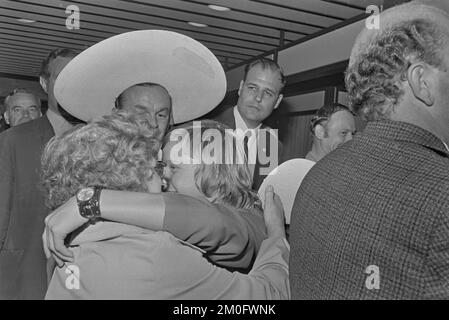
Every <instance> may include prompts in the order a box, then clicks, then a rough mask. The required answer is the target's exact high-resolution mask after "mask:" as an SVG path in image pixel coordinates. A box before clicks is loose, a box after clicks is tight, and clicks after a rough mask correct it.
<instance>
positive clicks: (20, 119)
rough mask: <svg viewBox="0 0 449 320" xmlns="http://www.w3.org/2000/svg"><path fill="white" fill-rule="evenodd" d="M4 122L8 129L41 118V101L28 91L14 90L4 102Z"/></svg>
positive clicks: (22, 89)
mask: <svg viewBox="0 0 449 320" xmlns="http://www.w3.org/2000/svg"><path fill="white" fill-rule="evenodd" d="M4 104H5V113H4V117H5V121H6V123H7V124H8V125H9V126H10V127H14V126H17V125H19V124H22V123H25V122H28V121H30V120H34V119H37V118H39V117H40V116H42V112H41V100H40V99H39V98H38V97H37V96H36V95H35V94H34V93H33V92H31V91H30V90H28V89H24V88H17V89H14V90H13V91H12V92H11V93H10V94H9V95H8V96H7V97H6V98H5V101H4Z"/></svg>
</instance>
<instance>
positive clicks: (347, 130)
mask: <svg viewBox="0 0 449 320" xmlns="http://www.w3.org/2000/svg"><path fill="white" fill-rule="evenodd" d="M310 125H311V130H312V133H313V145H312V149H311V150H310V151H309V153H307V155H306V159H307V160H310V161H313V162H318V161H319V160H320V159H321V158H323V157H324V156H325V155H327V154H328V153H330V152H331V151H332V150H334V149H336V148H337V147H338V146H340V145H342V144H343V143H345V142H346V141H349V140H351V139H352V136H353V135H354V133H355V121H354V116H353V115H352V113H351V111H350V110H349V109H348V108H347V107H346V106H344V105H342V104H339V103H331V104H326V105H324V106H323V107H321V108H320V109H318V111H317V113H316V115H315V116H314V117H313V118H312V121H311V123H310Z"/></svg>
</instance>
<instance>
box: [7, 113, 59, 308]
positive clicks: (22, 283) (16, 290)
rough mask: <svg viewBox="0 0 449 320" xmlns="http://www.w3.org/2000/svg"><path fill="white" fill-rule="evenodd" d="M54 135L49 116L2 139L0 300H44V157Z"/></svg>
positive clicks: (8, 133) (26, 124) (45, 212)
mask: <svg viewBox="0 0 449 320" xmlns="http://www.w3.org/2000/svg"><path fill="white" fill-rule="evenodd" d="M53 136H54V131H53V128H52V126H51V124H50V122H49V120H48V118H47V116H43V117H41V118H39V119H36V120H33V121H30V122H27V123H24V124H21V125H19V126H16V127H13V128H10V129H8V130H6V131H5V132H3V133H2V134H0V299H42V298H43V297H44V295H45V290H46V287H47V279H46V259H45V255H44V252H43V249H42V233H43V230H44V218H45V216H46V215H47V214H48V209H47V208H46V207H45V205H44V195H43V194H42V192H41V190H40V189H39V177H40V157H41V153H42V150H43V147H44V146H45V144H46V143H47V142H48V140H50V138H51V137H53Z"/></svg>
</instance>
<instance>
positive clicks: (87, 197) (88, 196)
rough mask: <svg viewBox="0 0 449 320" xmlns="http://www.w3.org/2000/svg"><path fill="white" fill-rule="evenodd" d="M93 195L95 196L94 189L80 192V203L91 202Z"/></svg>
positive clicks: (85, 189)
mask: <svg viewBox="0 0 449 320" xmlns="http://www.w3.org/2000/svg"><path fill="white" fill-rule="evenodd" d="M93 195H94V189H93V188H84V189H81V190H80V191H79V192H78V196H77V198H78V200H79V201H87V200H90V199H91V198H92V196H93Z"/></svg>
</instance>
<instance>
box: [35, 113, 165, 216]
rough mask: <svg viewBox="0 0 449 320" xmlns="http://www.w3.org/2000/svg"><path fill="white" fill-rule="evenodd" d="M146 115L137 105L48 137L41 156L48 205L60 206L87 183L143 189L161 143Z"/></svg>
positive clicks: (126, 188)
mask: <svg viewBox="0 0 449 320" xmlns="http://www.w3.org/2000/svg"><path fill="white" fill-rule="evenodd" d="M149 117H151V115H150V114H149V113H148V112H147V111H146V110H145V108H139V107H136V108H135V109H134V110H129V111H118V112H116V113H114V114H113V115H109V116H105V117H103V118H102V119H101V120H99V121H97V122H94V123H90V124H87V125H78V126H76V127H74V128H72V129H70V130H68V131H67V132H65V133H64V134H62V135H61V136H57V137H53V138H52V139H51V140H50V141H49V142H48V143H47V145H46V147H45V149H44V152H43V155H42V158H41V165H42V173H41V174H42V184H43V187H44V189H45V191H46V193H47V197H46V204H47V206H48V207H49V208H50V209H54V208H56V207H58V206H60V205H61V204H63V203H64V202H66V201H67V200H68V199H69V198H70V197H72V196H73V195H75V194H76V192H77V191H78V190H79V189H80V188H82V187H86V186H93V185H96V186H102V187H105V188H108V189H113V190H128V191H141V192H145V191H148V187H147V182H148V181H149V180H150V179H151V177H152V175H153V172H154V171H153V168H154V166H155V164H156V160H157V152H158V150H159V146H160V142H159V141H157V140H156V139H155V138H154V130H153V129H151V126H150V122H149Z"/></svg>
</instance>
